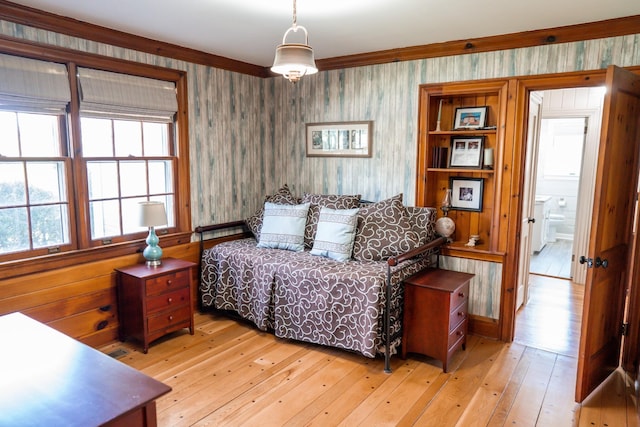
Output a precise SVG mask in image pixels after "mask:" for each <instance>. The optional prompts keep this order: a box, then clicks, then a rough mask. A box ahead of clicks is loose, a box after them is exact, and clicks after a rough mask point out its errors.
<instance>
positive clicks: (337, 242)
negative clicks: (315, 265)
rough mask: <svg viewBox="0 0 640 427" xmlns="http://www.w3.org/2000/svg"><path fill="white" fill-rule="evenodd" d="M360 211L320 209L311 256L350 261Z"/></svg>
mask: <svg viewBox="0 0 640 427" xmlns="http://www.w3.org/2000/svg"><path fill="white" fill-rule="evenodd" d="M358 210H359V209H358V208H356V209H331V208H325V207H322V208H320V215H319V217H318V229H317V231H316V237H315V239H314V241H313V248H312V249H311V255H320V256H324V257H327V258H331V259H335V260H336V261H340V262H345V261H349V260H350V259H351V252H352V251H353V240H354V238H355V235H356V226H357V225H358Z"/></svg>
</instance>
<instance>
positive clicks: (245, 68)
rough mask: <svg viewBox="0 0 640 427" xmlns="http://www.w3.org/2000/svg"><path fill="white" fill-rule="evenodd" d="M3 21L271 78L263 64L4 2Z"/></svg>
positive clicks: (0, 4)
mask: <svg viewBox="0 0 640 427" xmlns="http://www.w3.org/2000/svg"><path fill="white" fill-rule="evenodd" d="M0 19H3V20H6V21H9V22H15V23H18V24H22V25H26V26H29V27H35V28H40V29H43V30H48V31H53V32H56V33H61V34H66V35H68V36H73V37H79V38H82V39H86V40H92V41H95V42H99V43H106V44H110V45H113V46H118V47H122V48H126V49H132V50H137V51H139V52H146V53H151V54H154V55H159V56H165V57H169V58H173V59H178V60H182V61H187V62H191V63H194V64H201V65H207V66H210V67H215V68H221V69H223V70H229V71H235V72H238V73H242V74H248V75H252V76H256V77H268V74H267V72H266V71H265V70H266V69H265V67H262V66H259V65H253V64H249V63H247V62H242V61H237V60H235V59H229V58H226V57H224V56H218V55H213V54H210V53H205V52H202V51H199V50H195V49H189V48H186V47H183V46H178V45H175V44H171V43H165V42H161V41H158V40H153V39H149V38H146V37H141V36H136V35H133V34H129V33H125V32H123V31H117V30H113V29H111V28H106V27H101V26H99V25H94V24H90V23H87V22H83V21H78V20H76V19H72V18H68V17H66V16H61V15H55V14H53V13H49V12H45V11H42V10H39V9H34V8H31V7H27V6H22V5H19V4H15V3H11V2H8V1H5V0H0Z"/></svg>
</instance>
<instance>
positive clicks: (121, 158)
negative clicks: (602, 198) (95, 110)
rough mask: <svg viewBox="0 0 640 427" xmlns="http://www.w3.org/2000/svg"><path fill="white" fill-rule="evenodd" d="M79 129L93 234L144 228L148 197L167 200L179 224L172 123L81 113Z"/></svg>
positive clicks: (116, 233) (99, 235) (95, 236)
mask: <svg viewBox="0 0 640 427" xmlns="http://www.w3.org/2000/svg"><path fill="white" fill-rule="evenodd" d="M81 134H82V153H83V154H82V155H83V158H84V159H85V165H86V169H87V185H88V190H89V194H88V199H89V221H90V223H91V239H92V240H96V239H107V238H110V237H114V236H122V235H127V234H132V233H136V232H143V231H145V230H146V229H145V228H143V227H140V226H139V224H138V223H137V219H138V203H139V202H143V201H147V200H153V201H161V202H163V203H164V205H165V208H166V211H167V213H168V218H167V219H168V221H169V224H167V226H169V227H172V226H174V225H175V224H174V223H173V216H172V215H171V213H173V211H174V209H173V206H174V190H173V188H174V187H173V162H172V158H171V157H170V156H169V152H170V150H169V148H170V138H169V134H170V126H169V124H165V123H149V122H142V121H125V120H114V119H96V118H89V117H82V118H81ZM159 228H162V227H159Z"/></svg>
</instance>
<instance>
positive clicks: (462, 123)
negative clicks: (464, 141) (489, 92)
mask: <svg viewBox="0 0 640 427" xmlns="http://www.w3.org/2000/svg"><path fill="white" fill-rule="evenodd" d="M488 109H489V107H487V106H482V107H458V108H456V117H455V120H454V122H453V129H454V130H465V129H482V128H484V127H485V125H486V123H487V110H488Z"/></svg>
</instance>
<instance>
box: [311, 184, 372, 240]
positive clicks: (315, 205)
mask: <svg viewBox="0 0 640 427" xmlns="http://www.w3.org/2000/svg"><path fill="white" fill-rule="evenodd" d="M307 202H308V203H311V206H310V207H309V214H308V215H307V226H306V227H305V229H304V245H305V246H306V247H307V248H312V247H313V239H314V237H315V235H316V230H317V228H318V219H319V218H320V208H322V207H325V208H330V209H354V208H357V207H358V205H359V204H360V195H359V194H356V195H353V196H340V195H337V194H307V193H305V194H304V196H303V197H302V203H307Z"/></svg>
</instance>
